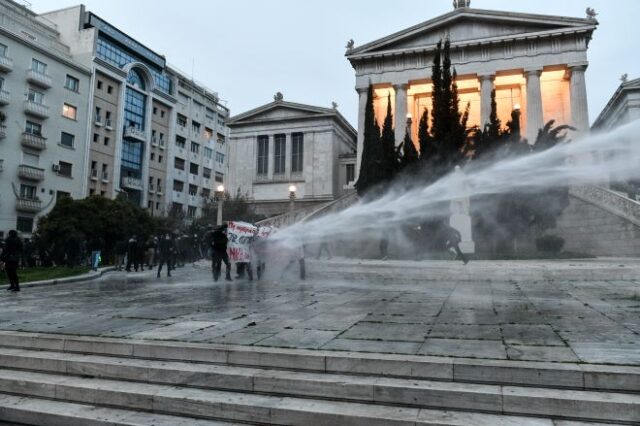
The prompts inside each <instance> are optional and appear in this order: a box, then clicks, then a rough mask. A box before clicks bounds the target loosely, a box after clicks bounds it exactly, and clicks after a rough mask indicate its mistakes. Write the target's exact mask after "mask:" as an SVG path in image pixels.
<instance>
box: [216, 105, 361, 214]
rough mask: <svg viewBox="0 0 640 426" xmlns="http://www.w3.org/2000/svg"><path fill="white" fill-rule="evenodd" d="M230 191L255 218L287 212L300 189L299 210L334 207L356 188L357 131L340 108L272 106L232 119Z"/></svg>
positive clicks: (298, 197)
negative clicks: (248, 205)
mask: <svg viewBox="0 0 640 426" xmlns="http://www.w3.org/2000/svg"><path fill="white" fill-rule="evenodd" d="M227 124H228V126H229V129H230V137H229V139H230V141H229V150H230V151H229V185H228V189H229V191H230V192H231V193H232V194H235V193H240V194H242V195H244V196H246V197H247V199H248V200H249V202H250V203H251V204H252V205H253V207H254V210H255V212H256V213H257V214H259V215H262V216H274V215H277V214H281V213H284V212H286V211H287V210H288V209H289V187H290V186H291V185H294V186H295V187H296V202H295V209H296V210H298V209H302V208H312V207H314V206H319V205H321V204H324V203H327V202H330V201H333V200H335V199H337V198H339V197H340V196H342V195H343V194H344V193H345V192H346V191H348V190H350V189H352V188H353V183H354V179H355V150H356V131H355V129H354V128H353V127H352V126H351V125H350V124H349V122H348V121H347V120H346V119H345V118H344V117H343V116H342V114H340V112H339V111H338V109H337V105H336V104H334V105H333V107H332V108H324V107H318V106H312V105H304V104H300V103H296V102H289V101H285V100H284V98H283V96H282V94H281V93H278V94H276V96H274V101H273V102H270V103H268V104H266V105H262V106H260V107H258V108H255V109H252V110H250V111H247V112H245V113H242V114H239V115H236V116H234V117H231V118H230V119H229V121H228V122H227Z"/></svg>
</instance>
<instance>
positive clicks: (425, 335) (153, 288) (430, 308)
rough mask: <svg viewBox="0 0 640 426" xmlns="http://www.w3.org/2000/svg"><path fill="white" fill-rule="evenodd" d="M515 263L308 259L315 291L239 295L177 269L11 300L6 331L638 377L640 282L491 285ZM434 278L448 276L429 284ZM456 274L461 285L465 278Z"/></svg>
mask: <svg viewBox="0 0 640 426" xmlns="http://www.w3.org/2000/svg"><path fill="white" fill-rule="evenodd" d="M613 263H615V262H613ZM591 264H592V266H593V267H600V266H603V265H602V262H598V261H593V262H591ZM518 265H519V264H518V263H517V262H511V263H509V264H506V263H503V264H501V263H497V262H475V264H474V263H473V262H472V264H470V265H468V266H469V269H462V267H461V266H460V265H459V264H454V263H453V262H403V261H389V262H386V263H385V262H381V261H353V260H345V259H342V260H337V261H332V262H318V261H313V260H312V261H308V265H307V266H308V277H307V280H305V281H300V280H298V279H297V278H296V277H295V276H294V274H290V275H288V276H285V277H284V278H283V279H279V280H278V281H272V280H266V281H260V282H258V281H252V282H248V281H246V280H243V281H234V282H232V283H227V282H218V283H213V282H212V279H211V273H210V270H209V269H207V268H206V265H205V264H204V263H202V264H199V265H196V267H194V266H187V267H184V268H180V269H178V270H177V271H174V276H173V277H171V278H167V277H165V276H163V277H162V278H160V279H156V278H155V273H153V272H140V273H132V274H125V273H122V272H117V273H110V274H107V275H106V276H105V277H103V278H101V279H99V280H96V281H92V282H85V283H72V284H61V285H55V286H46V287H34V288H26V289H24V290H23V292H22V293H20V294H9V293H7V294H1V295H0V296H2V297H0V329H1V330H16V331H27V332H45V333H63V334H77V335H91V336H104V337H124V338H136V339H160V340H178V341H188V342H208V343H224V344H234V345H235V344H240V345H257V346H274V347H287V348H311V349H329V350H348V351H362V352H382V353H400V354H418V355H420V354H422V355H435V356H457V357H476V358H490V359H513V360H535V361H553V362H588V363H611V364H627V365H640V279H639V280H635V279H623V280H620V279H618V280H613V279H612V280H606V279H594V278H593V277H594V275H593V274H591V275H589V276H590V277H591V278H590V279H589V280H584V281H581V280H579V279H576V274H577V273H578V272H579V271H577V270H576V267H575V266H574V267H572V266H571V265H576V263H575V262H574V263H571V262H569V261H567V262H557V263H556V264H555V265H556V266H552V269H553V268H555V269H554V270H558V271H567V272H566V276H567V279H563V278H562V276H563V273H565V272H562V273H560V272H559V273H557V274H555V275H554V278H553V279H550V278H548V275H547V278H542V277H543V275H540V277H541V278H540V279H539V280H538V279H536V278H535V275H533V276H528V275H523V276H522V277H518V276H517V274H514V273H512V274H511V275H510V276H508V277H507V278H505V279H500V280H491V279H488V277H489V278H490V277H491V276H492V275H491V274H492V271H494V275H495V276H496V277H497V276H504V271H505V268H506V269H508V268H509V267H510V268H512V269H513V271H517V270H519V269H522V270H525V269H527V268H530V267H531V266H532V265H533V264H532V263H527V264H524V263H523V264H522V265H521V267H519V266H518ZM605 266H606V265H605ZM436 268H437V269H438V271H439V272H440V273H439V274H436V275H434V274H431V273H430V272H431V271H433V270H435V269H436ZM447 268H448V269H447ZM474 268H475V269H474ZM447 270H448V271H449V272H448V273H447ZM372 271H373V272H372ZM457 271H461V272H460V274H462V273H464V274H465V275H464V276H463V275H460V276H459V277H458V278H456V276H457V275H456V274H457V273H458V272H457ZM474 271H477V273H476V272H474ZM633 271H634V270H631V271H630V272H633ZM627 272H629V271H627ZM585 274H587V272H585ZM475 275H477V277H478V278H477V281H476V280H474V279H473V277H474V276H475ZM631 276H633V273H632V274H631ZM425 277H430V278H428V279H425ZM445 277H449V278H445ZM639 277H640V275H639Z"/></svg>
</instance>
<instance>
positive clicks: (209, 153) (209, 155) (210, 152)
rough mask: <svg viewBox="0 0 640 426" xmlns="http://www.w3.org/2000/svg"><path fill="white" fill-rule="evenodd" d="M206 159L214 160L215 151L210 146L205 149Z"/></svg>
mask: <svg viewBox="0 0 640 426" xmlns="http://www.w3.org/2000/svg"><path fill="white" fill-rule="evenodd" d="M204 158H209V159H211V158H213V150H212V149H211V148H209V147H208V146H205V147H204Z"/></svg>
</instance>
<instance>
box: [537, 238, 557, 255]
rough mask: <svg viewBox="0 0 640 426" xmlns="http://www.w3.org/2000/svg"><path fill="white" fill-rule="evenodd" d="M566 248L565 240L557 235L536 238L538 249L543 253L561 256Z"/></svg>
mask: <svg viewBox="0 0 640 426" xmlns="http://www.w3.org/2000/svg"><path fill="white" fill-rule="evenodd" d="M563 247H564V238H562V237H558V236H557V235H543V236H542V237H538V238H536V249H538V251H540V252H543V253H552V254H555V255H557V254H559V253H560V252H561V251H562V248H563Z"/></svg>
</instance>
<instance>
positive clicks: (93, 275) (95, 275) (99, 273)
mask: <svg viewBox="0 0 640 426" xmlns="http://www.w3.org/2000/svg"><path fill="white" fill-rule="evenodd" d="M115 269H116V268H115V267H113V266H109V267H106V268H100V269H98V271H97V272H96V271H93V272H89V273H87V274H83V275H77V276H74V277H67V278H57V279H53V280H42V281H29V282H25V283H20V287H21V288H31V287H40V286H51V285H56V284H69V283H76V282H80V281H92V280H95V279H96V278H100V277H101V276H103V275H104V274H106V273H107V272H112V271H115Z"/></svg>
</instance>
